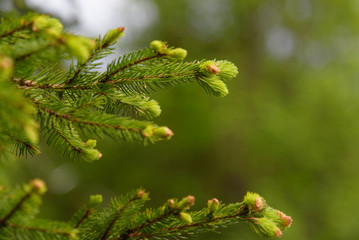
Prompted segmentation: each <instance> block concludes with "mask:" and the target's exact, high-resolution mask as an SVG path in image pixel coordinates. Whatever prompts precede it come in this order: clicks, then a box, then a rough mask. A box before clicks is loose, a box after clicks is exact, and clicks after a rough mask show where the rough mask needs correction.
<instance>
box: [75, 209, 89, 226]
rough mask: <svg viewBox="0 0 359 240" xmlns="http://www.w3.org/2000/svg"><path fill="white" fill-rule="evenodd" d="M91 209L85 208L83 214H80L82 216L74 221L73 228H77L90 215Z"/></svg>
mask: <svg viewBox="0 0 359 240" xmlns="http://www.w3.org/2000/svg"><path fill="white" fill-rule="evenodd" d="M91 212H92V210H91V209H86V212H85V214H84V215H83V216H82V218H81V219H80V220H79V221H78V222H77V223H76V225H75V227H74V228H79V227H80V225H81V224H82V223H83V222H84V221H85V220H86V219H87V218H88V217H89V216H90V214H91Z"/></svg>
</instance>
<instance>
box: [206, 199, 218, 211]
mask: <svg viewBox="0 0 359 240" xmlns="http://www.w3.org/2000/svg"><path fill="white" fill-rule="evenodd" d="M218 206H219V201H218V199H217V198H213V199H211V200H208V203H207V208H208V212H209V213H213V212H215V211H217V210H218Z"/></svg>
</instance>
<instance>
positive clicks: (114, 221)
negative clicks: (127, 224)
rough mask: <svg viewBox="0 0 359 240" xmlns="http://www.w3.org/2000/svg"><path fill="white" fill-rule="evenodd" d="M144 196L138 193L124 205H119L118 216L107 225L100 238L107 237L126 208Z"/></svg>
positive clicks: (103, 239) (101, 239) (102, 239)
mask: <svg viewBox="0 0 359 240" xmlns="http://www.w3.org/2000/svg"><path fill="white" fill-rule="evenodd" d="M141 197H142V196H139V194H138V193H136V194H135V195H134V196H133V197H132V198H131V199H130V200H129V201H127V202H126V203H125V205H124V206H118V208H119V209H118V213H117V214H116V216H115V217H114V218H113V219H112V220H111V222H110V224H109V225H108V226H107V227H106V229H105V231H104V233H103V234H102V236H101V238H100V240H105V239H106V237H107V236H108V235H109V233H110V231H111V229H112V228H113V226H114V225H115V223H116V221H117V220H118V219H119V218H120V217H121V215H122V214H123V212H124V211H126V209H127V208H128V207H129V206H130V205H131V204H132V203H133V202H134V201H136V200H139V199H141Z"/></svg>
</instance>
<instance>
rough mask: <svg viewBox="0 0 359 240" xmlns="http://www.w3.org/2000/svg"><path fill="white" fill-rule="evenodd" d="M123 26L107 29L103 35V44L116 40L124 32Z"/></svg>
mask: <svg viewBox="0 0 359 240" xmlns="http://www.w3.org/2000/svg"><path fill="white" fill-rule="evenodd" d="M124 31H125V27H119V28H115V29H111V30H110V31H108V32H107V33H106V35H105V37H104V40H103V45H108V44H111V43H114V42H117V41H118V40H119V39H120V38H121V37H122V36H123V35H125V34H124Z"/></svg>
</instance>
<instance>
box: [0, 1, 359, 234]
mask: <svg viewBox="0 0 359 240" xmlns="http://www.w3.org/2000/svg"><path fill="white" fill-rule="evenodd" d="M23 3H24V2H23V1H21V0H14V1H10V0H1V1H0V10H1V15H3V16H4V15H8V14H15V15H16V14H23V13H25V12H27V11H28V10H29V9H30V10H31V9H32V10H36V11H39V12H45V13H50V14H52V15H53V16H54V17H60V19H62V21H64V22H65V23H67V25H68V29H69V31H72V32H75V33H77V34H84V35H87V36H94V37H96V36H98V34H104V33H105V31H106V30H108V29H110V28H113V27H118V26H125V27H126V36H125V37H124V38H123V39H122V40H121V41H120V47H119V52H120V53H124V52H126V51H130V50H132V49H138V48H142V47H145V46H148V43H149V42H150V41H152V40H154V39H159V40H164V41H167V42H168V43H170V45H174V46H178V47H183V48H185V49H187V50H188V51H189V56H188V60H194V59H204V58H205V59H213V58H217V59H228V60H230V61H232V62H234V63H235V64H236V65H237V66H238V67H239V77H238V78H237V79H235V80H233V81H232V82H229V83H228V86H229V90H230V94H229V95H228V96H227V97H225V98H223V99H219V98H214V97H211V96H208V95H206V94H205V93H203V92H201V90H200V89H199V87H198V86H196V85H193V86H192V85H191V86H184V87H180V88H176V89H173V90H171V89H170V90H166V91H165V92H160V93H157V94H155V95H156V99H157V100H158V102H159V103H160V105H161V107H162V112H163V114H162V115H161V116H160V117H159V118H157V119H156V122H157V123H158V124H160V125H168V126H169V127H170V128H171V129H172V130H174V132H175V136H174V137H173V138H172V139H171V141H168V142H160V143H157V144H155V145H149V146H146V147H145V146H142V145H138V144H125V143H124V144H120V145H118V143H115V142H113V141H112V140H106V139H105V140H103V141H100V142H99V149H101V150H102V153H104V156H103V158H102V159H101V160H99V161H97V162H95V163H91V164H89V163H85V162H84V163H81V162H80V163H78V162H75V163H74V162H71V161H69V160H67V159H64V158H63V157H62V156H61V155H58V154H57V153H55V151H53V149H49V148H47V147H46V146H45V145H43V146H42V151H43V154H41V155H39V156H36V157H33V158H29V159H19V160H18V161H16V162H13V163H11V164H10V165H9V166H7V168H6V170H5V171H4V170H1V171H2V172H0V178H1V179H2V180H6V181H9V182H11V183H22V182H26V181H28V180H29V179H32V178H34V177H39V178H42V179H44V180H45V181H46V182H47V183H48V187H49V192H48V193H47V194H46V195H45V197H44V205H43V207H42V212H41V216H42V217H46V218H50V219H58V220H61V219H67V218H68V217H69V216H70V215H71V214H72V213H73V212H74V211H75V210H76V209H78V207H79V206H81V205H82V204H83V202H85V201H86V200H87V198H88V195H90V194H96V193H100V194H103V195H104V197H105V199H109V197H112V196H114V195H116V194H121V193H125V192H128V191H129V190H131V189H135V188H138V187H140V186H142V187H144V188H145V189H147V190H148V191H149V192H151V196H152V200H153V201H152V204H154V205H155V206H157V205H159V204H161V203H162V202H163V201H164V200H165V199H168V198H170V197H178V198H181V197H183V196H186V195H188V194H192V195H195V196H196V197H197V201H196V202H197V204H198V205H199V206H203V205H205V203H206V200H207V199H209V198H212V197H217V198H219V199H220V200H222V201H223V202H225V203H229V202H236V201H241V200H242V196H243V195H244V194H245V192H246V191H247V190H250V191H256V192H259V193H260V194H261V195H262V196H263V197H264V198H266V199H267V200H268V201H269V202H271V205H272V206H273V207H276V208H280V209H281V210H283V211H284V212H286V213H288V214H289V215H291V216H292V217H293V219H294V223H293V226H292V227H291V229H290V230H289V231H288V232H287V233H286V234H285V235H284V236H283V239H292V240H296V239H301V240H305V239H355V238H357V236H358V235H359V228H358V227H357V226H356V225H357V219H358V216H359V206H358V204H357V200H358V199H359V185H358V184H357V183H358V182H359V174H358V173H357V172H358V169H359V161H358V160H359V159H358V158H359V147H358V146H359V121H358V120H357V119H358V116H359V68H358V66H359V54H358V52H359V3H358V1H356V0H347V1H339V0H332V1H325V0H317V1H313V0H280V1H278V0H253V1H237V0H221V1H216V0H188V1H185V0H171V1H160V0H133V1H130V0H121V1H112V0H101V1H94V0H91V1H84V0H76V1H71V0H62V1H58V0H54V1H42V0H28V1H25V3H26V4H23ZM338 6H340V7H338ZM242 225H243V226H242ZM242 225H234V226H232V227H230V228H229V229H226V230H223V231H222V232H223V233H222V234H221V235H217V234H214V235H213V234H209V235H203V236H200V239H228V240H231V239H233V240H234V239H238V236H241V237H242V239H249V240H251V239H258V236H256V235H255V234H253V233H252V232H251V231H250V230H249V229H248V226H246V225H245V224H242Z"/></svg>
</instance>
